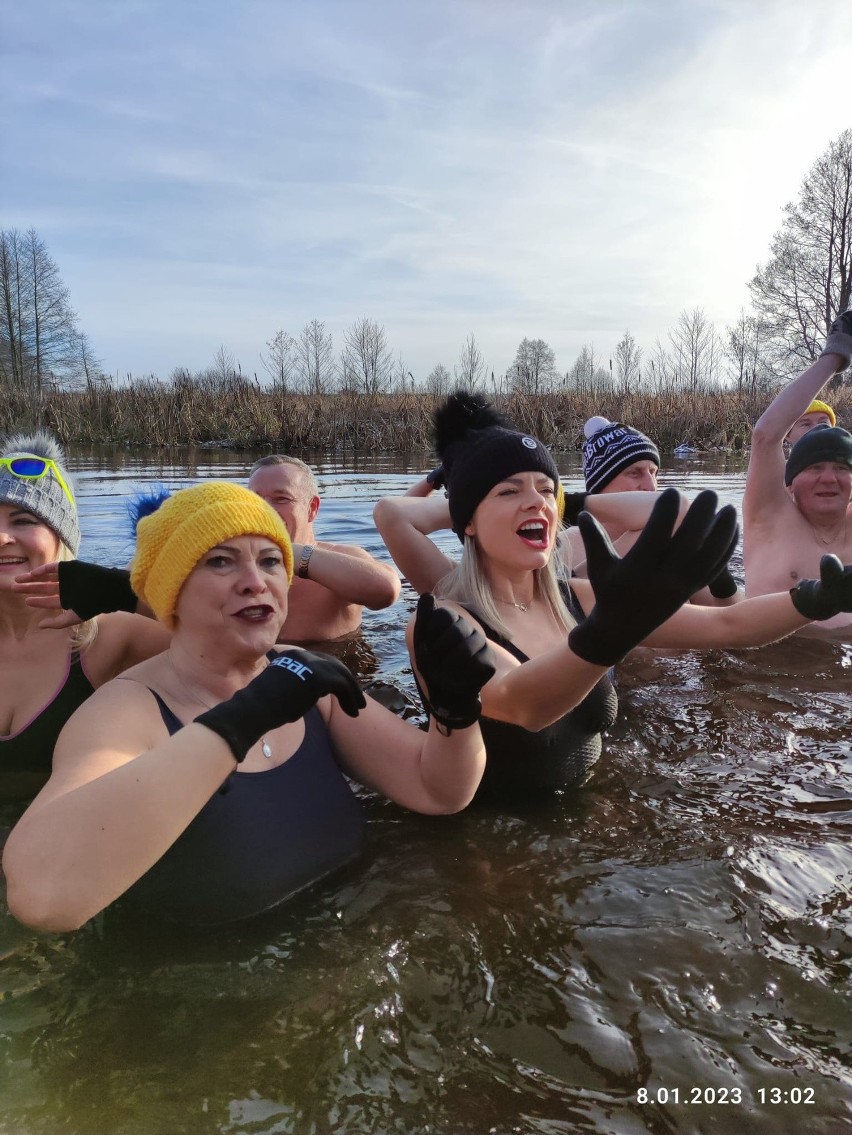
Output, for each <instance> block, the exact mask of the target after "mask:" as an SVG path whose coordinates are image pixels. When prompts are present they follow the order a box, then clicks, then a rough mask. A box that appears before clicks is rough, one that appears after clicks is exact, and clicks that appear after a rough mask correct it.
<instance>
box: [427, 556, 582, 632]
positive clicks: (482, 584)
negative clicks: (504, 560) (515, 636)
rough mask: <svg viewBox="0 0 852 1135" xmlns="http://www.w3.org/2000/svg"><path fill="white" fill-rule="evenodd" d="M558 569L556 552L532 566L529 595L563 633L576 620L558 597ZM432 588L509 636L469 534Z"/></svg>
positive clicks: (437, 593) (573, 625) (562, 599)
mask: <svg viewBox="0 0 852 1135" xmlns="http://www.w3.org/2000/svg"><path fill="white" fill-rule="evenodd" d="M561 570H563V569H562V566H561V564H560V566H559V567H558V566H557V557H556V555H551V556H550V558H549V559H548V561H547V563H546V564H545V565H544V567H542V568H536V569H535V571H534V572H533V596H534V598H536V599H541V600H543V601H544V603H545V605H546V606H547V608H548V610H549V612H550V614H551V615H552V616H553V618H554V619H555V620H556V622H557V623H559V624H560V625H561V626H562V627H563V628H564V629H565V632H566V634H567V633H568V631H570V630H571V628H572V627H575V626H576V625H577V620H576V619H575V618H574V616H573V615H572V614H571V612H570V610H569V609H568V606H567V604H566V602H565V600H564V598H563V597H562V591H561V589H560V586H559V577H560V572H561ZM434 592H435V595H436V596H438V598H440V599H450V600H452V602H454V603H460V604H462V605H463V606H465V607H469V608H470V609H471V613H472V614H473V615H476V616H477V617H478V618H481V619H482V621H483V623H487V624H488V626H490V627H492V628H493V629H494V630H495V631H497V633H498V634H500V635H502V636H503V637H504V638H507V639H511V637H512V632H511V631H510V630H509V628H508V627H507V626H506V624H505V623H504V622H503V618H502V616H501V615H500V612H499V610H498V608H497V604H496V602H495V600H494V593H493V592H492V590H491V584H490V583H489V581H488V576H487V574H486V573H485V571H484V570H483V567H482V564H481V562H480V555H479V550H478V548H477V546H476V540H475V539H474V537H473V536H465V538H464V545H463V547H462V557H461V560H460V562H459V563H458V564H456V566H455V567H454V568H452V569H451V570H450V571H449V572H447V574H446V575H445V576H444V577H443V578H442V579H439V580H438V582H437V584H436V585H435V588H434Z"/></svg>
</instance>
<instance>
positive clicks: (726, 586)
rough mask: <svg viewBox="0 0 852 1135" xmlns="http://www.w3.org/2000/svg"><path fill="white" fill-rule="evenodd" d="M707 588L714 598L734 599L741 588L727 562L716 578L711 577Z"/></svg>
mask: <svg viewBox="0 0 852 1135" xmlns="http://www.w3.org/2000/svg"><path fill="white" fill-rule="evenodd" d="M707 588H708V590H709V592H710V594H711V595H712V596H713V598H714V599H732V598H733V597H734V595H736V593H737V591H738V590H739V584H738V583H737V581H736V580H735V579H734V577H733V576H732V575H731V573H730V571H729V570H728V565H727V564H726V565H725V566H724V567H723V568H722V570H721V571H720V572H719V574H718V575H717V576H716V578H715V579H711V580H710V582H709V583H708V584H707Z"/></svg>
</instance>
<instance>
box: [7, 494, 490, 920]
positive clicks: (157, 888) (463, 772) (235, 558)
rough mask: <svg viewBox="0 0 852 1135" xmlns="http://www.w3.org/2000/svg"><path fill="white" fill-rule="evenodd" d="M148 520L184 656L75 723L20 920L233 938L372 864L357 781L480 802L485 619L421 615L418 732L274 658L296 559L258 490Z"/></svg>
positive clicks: (144, 573) (453, 802) (32, 840)
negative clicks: (192, 929)
mask: <svg viewBox="0 0 852 1135" xmlns="http://www.w3.org/2000/svg"><path fill="white" fill-rule="evenodd" d="M135 512H136V541H137V543H136V554H135V556H134V558H133V562H132V565H131V580H132V583H133V587H134V589H135V591H136V593H137V594H138V595H139V597H140V599H142V600H144V602H145V603H146V604H147V605H148V606H149V607H150V609H151V610H152V611H153V612H154V613H155V614H156V616H157V619H158V620H159V621H160V622H161V623H162V624H163V625H164V626H166V627H169V628H171V631H172V636H171V642H170V645H169V647H168V649H166V650H165V651H164V652H163V653H162V654H160V655H158V656H157V657H155V658H153V659H151V660H149V661H148V662H144V663H142V664H141V665H139V666H136V667H134V668H133V669H131V670H129V671H128V672H127V673H125V674H124V675H122V678H121V680H117V681H114V682H110V683H108V684H107V685H105V686H104V687H102V689H100V690H99V691H98V692H97V694H96V695H95V696H93V697H92V698H91V699H90V700H89V701H88V702H87V703H86V704H85V705H84V706H83V707H82V708H81V709H80V710H79V711H78V713H77V714H75V715H74V717H73V718H72V719H71V721H70V722H69V723H68V725H67V727H66V729H65V731H64V732H63V734H62V737H61V739H60V742H59V744H58V746H57V749H56V754H55V760H54V772H53V775H52V777H51V779H50V781H49V782H48V784H47V786H46V787H45V789H44V790H43V791H42V793H41V794H40V795H39V796H38V797H37V798H36V800H35V801H34V803H33V804H32V806H31V807H30V809H29V810H28V811H27V812H26V813H25V814H24V816H23V817H22V819H21V821H20V822H19V824H18V825H17V827H16V828H15V829H14V830H13V832H12V834H11V836H10V837H9V840H8V843H7V845H6V851H5V856H4V869H5V872H6V877H7V884H8V905H9V909H10V911H11V912H12V914H13V915H15V916H16V917H17V918H18V919H20V921H22V922H24V923H26V924H27V925H31V926H35V927H38V928H40V929H44V930H53V931H64V930H71V929H74V928H76V927H78V926H80V925H82V923H84V922H86V921H87V920H88V919H89V918H91V917H93V916H94V915H95V914H97V913H98V912H99V911H100V910H102V909H103V908H104V907H106V906H108V905H109V904H111V903H112V902H113V901H114V900H116V899H118V898H119V897H120V896H122V895H125V893H126V900H125V901H126V903H128V904H130V905H131V906H133V907H134V908H135V909H138V910H141V911H144V912H145V914H146V916H147V917H149V918H154V919H159V920H162V921H168V922H176V923H188V924H193V925H215V924H222V923H229V922H234V921H237V920H240V919H243V918H247V917H250V916H252V915H256V914H259V913H261V912H262V911H266V910H269V909H271V908H273V907H276V906H278V905H279V904H280V903H282V902H284V901H286V900H287V899H288V898H289V897H290V896H292V895H293V894H295V893H296V892H297V891H300V890H302V889H303V888H305V887H308V886H310V885H312V884H313V883H315V882H317V881H318V880H320V879H322V878H324V877H325V876H326V875H328V874H329V873H331V872H332V871H334V870H336V869H337V868H339V867H342V866H343V865H344V864H345V863H347V862H349V861H350V860H351V859H352V858H353V857H355V856H356V855H357V853H358V851H359V850H360V847H361V844H362V840H363V835H364V819H363V815H362V812H361V806H360V803H359V801H358V797H357V796H356V795H355V793H354V792H353V791H352V788H351V787H350V784H349V782H348V780H347V777H349V778H352V779H354V780H356V781H358V782H360V783H361V784H363V785H366V786H368V787H370V788H372V789H374V790H376V791H378V792H381V793H384V794H385V795H386V796H388V797H389V798H390V799H392V800H395V801H396V802H397V803H399V804H401V805H403V806H404V807H407V808H410V809H411V810H413V811H419V812H425V813H434V814H439V813H447V812H455V811H458V810H459V809H461V808H463V807H464V806H465V805H466V804H467V803H468V802H469V801H470V799H471V798H472V796H473V794H474V792H475V790H476V787H477V785H478V783H479V779H480V777H481V775H482V770H483V767H484V761H485V757H484V749H483V743H482V737H481V734H480V731H479V727H478V719H479V713H480V699H479V690H480V688H481V686H482V685H483V684H484V683H485V682H486V681H487V680H488V679H489V678H490V677H491V675H492V674H493V672H494V664H493V662H492V651H491V648H490V647H489V646H488V644H487V642H486V640H485V637H484V636H483V635H482V634H481V632H479V631H478V630H476V629H475V628H474V627H473V626H472V625H471V624H470V622H468V621H467V620H466V619H464V618H463V617H460V616H458V615H457V614H455V613H453V612H450V611H447V610H445V609H436V608H435V605H434V602H433V601H432V598H431V596H425V597H423V598H421V600H420V603H419V605H418V610H417V617H416V622H415V628H416V631H415V633H416V640H417V645H416V651H415V653H416V657H417V665H418V669H419V672H420V674H421V676H422V679H423V681H424V684H425V688H426V690H427V693H428V697H429V701H430V706H431V708H432V723H431V725H430V728H429V730H428V732H423V731H422V730H420V729H417V728H415V727H414V726H412V725H411V724H409V723H407V722H405V721H403V720H402V719H401V718H399V717H397V716H395V715H394V714H393V713H391V712H390V711H389V710H387V709H385V708H384V707H383V706H381V705H379V703H378V702H375V701H373V700H372V699H365V697H364V695H363V693H362V691H361V688H360V686H359V685H358V683H357V681H356V679H355V678H354V677H353V676H352V674H350V672H349V671H348V670H347V668H346V667H345V666H344V665H343V663H342V662H340V661H338V660H337V659H334V658H331V657H329V656H327V655H321V654H313V653H311V652H309V651H306V650H300V649H296V648H293V647H278V646H277V645H276V643H277V638H278V633H279V629H280V627H281V625H282V623H283V621H284V619H285V618H286V616H287V609H288V591H289V585H290V580H291V579H292V575H293V553H292V546H291V543H290V538H289V535H288V533H287V529H286V528H285V526H284V524H283V522H282V521H281V519H280V518H279V516H278V515H277V513H276V512H275V511H274V510H273V509H272V508H271V507H270V506H269V505H268V504H267V503H266V502H265V501H263V500H262V499H261V498H260V497H258V496H257V495H256V494H255V493H252V492H249V490H248V489H245V488H243V487H241V486H239V485H231V484H227V483H223V482H210V483H206V484H200V485H195V486H193V487H192V488H189V489H183V490H181V491H179V492H176V493H174V494H171V495H163V494H160V495H159V496H155V497H149V498H143V499H141V500H140V501H138V502H137V504H136V509H135Z"/></svg>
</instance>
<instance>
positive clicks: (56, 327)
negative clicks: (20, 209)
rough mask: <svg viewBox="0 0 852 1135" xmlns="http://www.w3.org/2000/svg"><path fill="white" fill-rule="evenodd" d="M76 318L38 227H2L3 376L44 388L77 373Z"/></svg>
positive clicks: (0, 338)
mask: <svg viewBox="0 0 852 1135" xmlns="http://www.w3.org/2000/svg"><path fill="white" fill-rule="evenodd" d="M79 334H80V333H79V331H78V329H77V317H76V315H75V314H74V311H73V310H72V308H71V303H70V297H69V293H68V289H67V287H66V286H65V284H63V282H62V279H61V277H60V275H59V269H58V268H57V266H56V263H55V262H54V261H53V260H52V259H51V257H50V255H49V254H48V251H47V247H46V245H45V244H44V241H42V239H41V238H40V237H39V235H38V233H37V232H36V231H35V230H34V229H30V230H29V231H28V232H26V233H20V232H19V231H18V230H17V229H3V230H0V380H2V381H3V382H4V383H5V384H8V385H14V386H18V387H24V388H29V389H31V390H32V391H33V392H38V391H40V390H41V389H42V387H43V385H44V383H45V382H46V381H47V380H48V379H50V380H52V381H54V382H57V383H59V384H62V383H63V382H68V381H71V380H73V379H74V378H75V377H76V376H77V375H78V374H79V359H78V353H77V345H78V340H79Z"/></svg>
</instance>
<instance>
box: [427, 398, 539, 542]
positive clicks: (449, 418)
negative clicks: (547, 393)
mask: <svg viewBox="0 0 852 1135" xmlns="http://www.w3.org/2000/svg"><path fill="white" fill-rule="evenodd" d="M434 427H435V428H434V436H435V448H436V450H437V452H438V456H439V457H440V459H441V464H442V465H443V466H444V475H445V484H446V488H447V497H448V499H449V505H450V519H451V521H452V526H453V531H454V532H455V534H456V535H457V536H458V538H459V540H461V541H462V543H463V542H464V530H465V528H466V527H467V525H468V523H469V521H470V518H471V517H472V516H473V514H474V512H475V511H476V508H477V506H478V505H479V503H480V501H482V500H483V498H484V497H486V496H487V495H488V493H489V492H490V491H491V490H492V489H493V488H494V486H495V485H499V484H500V482H501V481H505V480H506V478H507V477H513V476H514V475H515V474H516V473H544V474H546V475H547V476H548V477H550V479H551V480H552V481H553V488H554V492H555V491H556V489H557V486H558V485H559V473H558V471H557V468H556V462H555V461H554V460H553V457H552V456H551V453H550V450H549V449H548V448H547V446H546V445H543V444H542V443H541V442H540V441H539V440H538V439H537V438H534V437H530V436H529V434H524V433H521V432H520V431H519V430H515V429H513V428H512V427H511V426H510V425H509V423H508V421H507V419H506V418H505V417H504V416H503V415H502V414H501V413H500V412H499V411H498V410H497V409H496V408H495V407H494V406H493V405H491V403H490V402H489V401H488V400H487V399H486V398H484V397H482V396H481V395H479V394H470V393H468V392H466V391H457V392H456V393H455V394H451V395H450V396H449V398H447V400H446V401H445V402H444V403H443V404H442V405H441V406H439V407H438V409H437V411H436V412H435V422H434Z"/></svg>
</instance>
